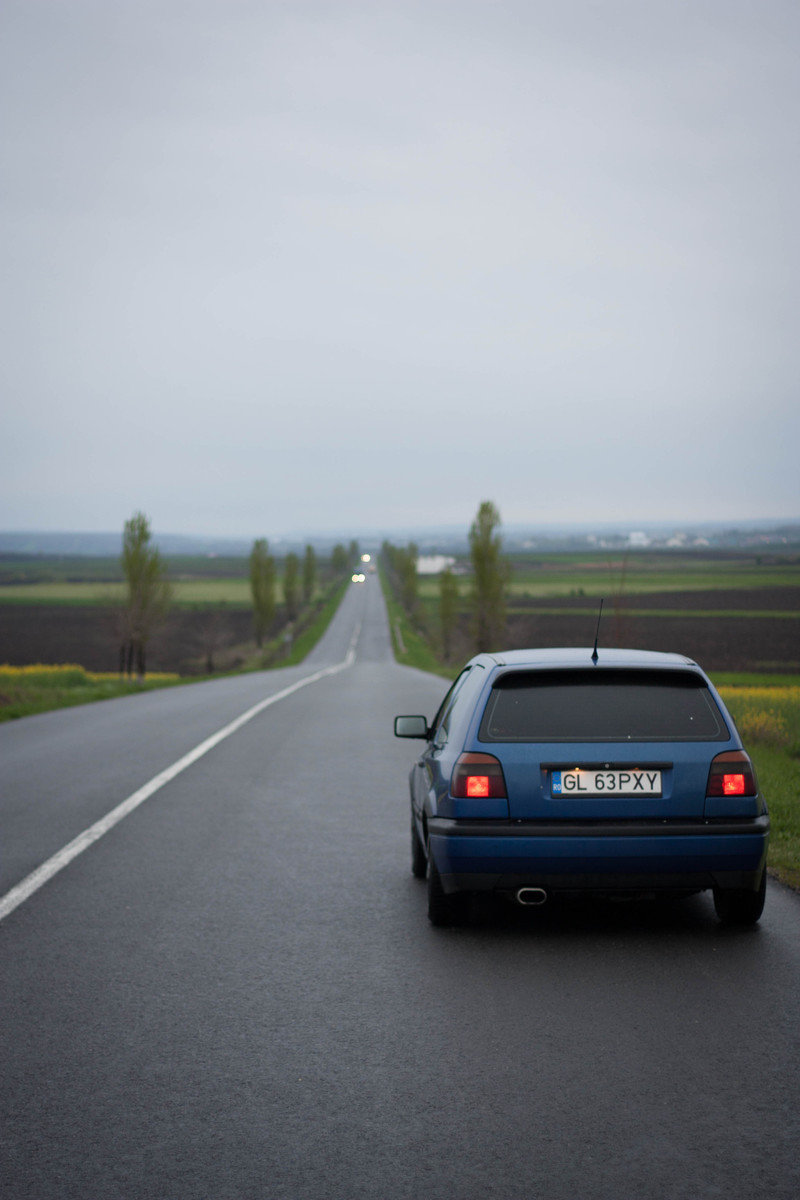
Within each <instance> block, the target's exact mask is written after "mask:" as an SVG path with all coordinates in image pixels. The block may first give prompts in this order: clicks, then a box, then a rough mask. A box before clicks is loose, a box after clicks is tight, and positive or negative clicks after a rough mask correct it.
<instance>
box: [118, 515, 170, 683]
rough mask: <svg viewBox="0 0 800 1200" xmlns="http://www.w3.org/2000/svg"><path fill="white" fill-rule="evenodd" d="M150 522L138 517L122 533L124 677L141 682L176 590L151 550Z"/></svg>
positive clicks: (121, 653)
mask: <svg viewBox="0 0 800 1200" xmlns="http://www.w3.org/2000/svg"><path fill="white" fill-rule="evenodd" d="M150 541H151V534H150V522H149V521H148V519H147V517H146V516H145V515H144V513H141V512H137V513H134V514H133V516H132V517H131V519H130V521H126V522H125V527H124V529H123V533H122V558H121V560H120V561H121V563H122V573H123V575H124V577H125V610H124V616H123V639H122V645H121V647H120V656H119V669H120V674H121V675H122V674H127V675H129V676H130V675H133V673H134V669H135V671H136V674H137V675H138V676H139V678H140V679H143V678H144V676H145V671H146V668H147V663H146V655H147V643H148V642H149V640H150V638H151V636H152V634H153V632H154V630H155V629H156V627H157V626H158V625H159V624H160V623H161V621H162V620H163V619H164V617H165V616H166V613H167V610H168V608H169V605H170V601H171V599H172V588H171V586H170V583H169V580H168V579H167V572H166V567H165V566H164V563H163V562H162V559H161V555H160V554H159V552H158V550H157V549H156V547H155V546H151V544H150Z"/></svg>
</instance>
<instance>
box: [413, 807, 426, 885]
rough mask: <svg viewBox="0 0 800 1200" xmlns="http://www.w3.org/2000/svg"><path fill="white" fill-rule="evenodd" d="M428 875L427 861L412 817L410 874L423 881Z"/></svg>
mask: <svg viewBox="0 0 800 1200" xmlns="http://www.w3.org/2000/svg"><path fill="white" fill-rule="evenodd" d="M427 873H428V859H427V857H426V855H425V847H424V846H423V844H422V840H421V839H420V836H419V834H418V833H417V826H416V823H415V821H414V816H413V813H412V816H411V874H412V875H413V876H414V878H415V879H424V878H425V876H426V875H427Z"/></svg>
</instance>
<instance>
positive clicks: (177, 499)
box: [0, 0, 800, 537]
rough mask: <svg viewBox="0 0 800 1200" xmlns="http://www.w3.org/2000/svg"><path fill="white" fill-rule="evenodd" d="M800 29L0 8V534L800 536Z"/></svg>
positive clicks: (788, 7) (672, 9)
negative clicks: (569, 531)
mask: <svg viewBox="0 0 800 1200" xmlns="http://www.w3.org/2000/svg"><path fill="white" fill-rule="evenodd" d="M799 51H800V5H798V4H797V0H747V2H745V0H403V2H400V0H387V2H382V0H363V2H360V3H359V2H348V0H338V2H337V0H333V2H330V3H326V2H325V0H317V2H315V3H312V2H307V0H281V2H279V0H157V2H150V0H3V3H2V6H1V7H0V105H1V106H2V119H1V120H0V139H1V143H2V171H3V176H4V178H3V180H2V195H1V197H0V206H1V207H0V213H1V215H2V222H1V224H2V259H1V260H0V269H2V279H3V313H2V321H3V343H4V345H3V351H2V356H0V372H2V405H3V415H2V424H1V425H0V528H4V529H7V530H10V529H18V530H33V529H42V530H44V529H47V530H56V529H71V530H114V529H116V528H120V529H121V527H122V523H123V521H124V520H125V519H126V518H128V517H129V516H130V515H131V514H132V513H133V512H134V511H135V510H137V509H141V510H143V511H144V512H145V513H147V514H148V516H149V517H150V519H151V521H152V524H153V526H154V529H155V530H156V531H157V532H162V533H164V532H178V533H198V534H215V535H231V536H245V537H255V536H267V537H270V536H280V535H283V534H287V533H298V532H306V533H314V532H326V531H341V532H343V533H344V534H348V533H352V534H353V535H357V534H358V532H359V531H361V530H364V531H366V530H372V529H376V528H377V529H384V530H391V529H392V528H396V527H401V526H408V525H425V524H427V523H436V524H439V523H449V524H463V525H464V526H465V527H466V526H467V525H468V524H469V522H470V521H471V519H472V518H473V516H474V514H475V511H476V509H477V506H478V504H479V502H480V501H481V500H482V499H484V498H486V499H491V500H493V501H494V502H495V504H496V505H497V506H498V508H499V510H500V512H501V515H502V517H503V519H504V521H506V522H508V523H518V522H526V523H531V524H534V525H536V524H540V523H541V524H544V523H546V524H553V523H560V522H591V521H598V522H599V521H607V520H608V521H619V522H620V523H622V524H624V525H627V526H630V527H633V528H639V527H642V526H643V525H644V524H646V523H647V522H648V521H651V520H659V519H660V520H668V521H674V522H675V523H676V525H680V524H681V523H684V522H688V521H691V520H726V521H727V520H730V521H735V520H741V519H746V518H759V517H777V518H781V517H799V516H800V469H799V468H798V451H799V449H800V389H799V387H798V378H799V376H800V370H799V369H798V368H799V367H800V361H799V360H800V354H799V353H798V350H799V347H800V338H798V331H797V326H798V311H799V310H800V304H799V303H798V291H799V290H800V288H799V285H798V280H799V279H800V253H798V224H799V223H800V188H799V187H798V180H799V179H800V163H799V161H798V150H799V147H800V134H799V133H798V125H799V121H798V118H799V117H800V104H799V103H798V101H799V100H800V55H799Z"/></svg>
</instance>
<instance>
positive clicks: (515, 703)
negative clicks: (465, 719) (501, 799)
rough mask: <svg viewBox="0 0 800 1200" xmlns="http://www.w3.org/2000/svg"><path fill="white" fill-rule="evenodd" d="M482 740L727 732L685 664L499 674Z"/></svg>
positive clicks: (703, 737)
mask: <svg viewBox="0 0 800 1200" xmlns="http://www.w3.org/2000/svg"><path fill="white" fill-rule="evenodd" d="M478 737H479V739H480V740H481V741H482V742H665V741H680V742H708V741H712V742H713V741H722V740H727V739H728V737H729V733H728V730H727V728H726V726H725V722H724V721H723V719H722V715H721V713H720V711H719V709H718V708H717V706H716V704H715V703H714V699H713V697H712V695H711V693H710V692H709V690H708V687H707V686H706V684H705V682H704V680H703V679H702V678H701V676H699V675H695V674H693V673H692V672H689V671H686V672H680V671H669V672H667V671H628V670H614V671H610V670H606V671H603V670H602V669H597V668H595V669H594V670H591V671H535V672H534V671H527V672H522V671H519V672H509V674H507V675H501V676H500V678H499V679H498V680H497V682H496V683H495V685H494V687H493V688H492V691H491V693H490V695H489V701H488V703H487V705H486V709H485V711H484V714H483V719H482V721H481V726H480V730H479V732H478Z"/></svg>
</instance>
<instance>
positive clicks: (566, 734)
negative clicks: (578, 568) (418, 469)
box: [395, 649, 769, 925]
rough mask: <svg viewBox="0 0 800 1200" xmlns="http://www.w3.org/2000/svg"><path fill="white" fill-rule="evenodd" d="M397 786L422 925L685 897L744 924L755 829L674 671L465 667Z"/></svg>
mask: <svg viewBox="0 0 800 1200" xmlns="http://www.w3.org/2000/svg"><path fill="white" fill-rule="evenodd" d="M395 734H396V735H397V736H398V737H406V738H419V739H420V740H421V741H424V742H425V747H424V749H423V750H422V753H421V755H420V757H419V760H418V762H417V763H416V764H415V766H414V767H413V768H412V770H411V775H410V789H411V866H412V871H413V873H414V875H415V876H417V877H418V878H424V877H426V876H427V881H428V916H429V918H430V920H431V921H432V922H433V924H434V925H450V924H455V923H459V922H461V921H463V920H464V919H465V918H466V916H467V915H468V912H469V900H470V896H471V895H472V894H473V893H477V892H494V893H502V894H505V895H507V896H509V897H510V898H512V899H514V900H516V902H517V903H518V904H522V905H536V904H542V903H545V902H546V901H547V899H548V898H549V897H551V896H554V895H557V894H559V893H567V892H586V893H595V894H602V895H629V896H630V895H637V894H650V893H653V892H658V893H665V894H672V895H688V894H691V893H693V892H700V891H703V890H704V889H709V888H710V889H712V890H713V895H714V905H715V908H716V912H717V916H718V917H719V918H720V920H721V921H723V922H726V923H731V924H752V923H754V922H756V921H757V920H758V919H759V917H760V916H761V913H762V910H763V907H764V896H765V888H766V859H767V842H768V839H769V816H768V814H767V807H766V804H765V802H764V798H763V796H762V795H761V793H760V791H759V788H758V782H757V780H756V774H755V770H754V768H753V765H752V763H751V762H750V759H749V758H748V756H747V754H746V753H745V751H744V748H743V746H742V741H741V738H740V737H739V734H738V733H737V731H736V727H735V725H734V723H733V720H732V719H731V717H730V715H729V713H728V712H727V711H726V709H725V706H724V704H723V702H722V700H721V698H720V697H719V695H718V694H717V692H716V690H715V689H714V686H713V684H712V683H711V681H710V679H709V678H708V676H707V675H706V674H705V673H704V672H703V671H702V670H701V669H700V667H699V666H698V665H697V664H696V663H695V662H692V660H691V659H688V658H684V657H683V656H681V655H678V654H661V653H655V652H652V651H640V650H603V651H600V653H599V655H598V654H597V653H596V652H594V653H593V652H592V651H590V650H580V649H567V650H555V649H547V650H513V651H509V652H508V653H506V654H480V655H478V656H477V657H475V658H473V659H472V660H471V661H470V662H469V663H467V665H466V666H465V667H464V669H463V671H462V672H461V673H460V674H459V676H458V678H457V679H456V680H455V682H454V683H453V684H452V686H451V687H450V689H449V691H448V692H447V694H446V696H445V698H444V700H443V701H442V703H441V705H440V706H439V710H438V712H437V713H436V716H435V717H434V718H433V721H432V722H431V723H430V725H429V724H428V721H427V719H426V718H425V717H424V716H419V715H416V716H401V717H396V718H395Z"/></svg>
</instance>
